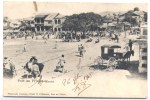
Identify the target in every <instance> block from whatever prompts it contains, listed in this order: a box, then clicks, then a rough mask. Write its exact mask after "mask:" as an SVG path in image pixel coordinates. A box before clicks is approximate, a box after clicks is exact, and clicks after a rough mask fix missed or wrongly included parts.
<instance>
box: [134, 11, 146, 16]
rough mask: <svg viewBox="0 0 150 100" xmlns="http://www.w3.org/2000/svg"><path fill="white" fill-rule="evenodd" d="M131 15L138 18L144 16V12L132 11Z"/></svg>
mask: <svg viewBox="0 0 150 100" xmlns="http://www.w3.org/2000/svg"><path fill="white" fill-rule="evenodd" d="M133 14H135V15H138V16H140V15H144V12H143V11H134V12H133Z"/></svg>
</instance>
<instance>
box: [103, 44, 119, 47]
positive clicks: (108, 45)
mask: <svg viewBox="0 0 150 100" xmlns="http://www.w3.org/2000/svg"><path fill="white" fill-rule="evenodd" d="M101 47H108V48H121V46H119V45H110V44H105V45H102V46H101Z"/></svg>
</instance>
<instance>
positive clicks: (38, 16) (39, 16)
mask: <svg viewBox="0 0 150 100" xmlns="http://www.w3.org/2000/svg"><path fill="white" fill-rule="evenodd" d="M47 15H48V14H37V15H36V16H35V18H45V17H46V16H47Z"/></svg>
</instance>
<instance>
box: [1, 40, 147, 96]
mask: <svg viewBox="0 0 150 100" xmlns="http://www.w3.org/2000/svg"><path fill="white" fill-rule="evenodd" d="M95 40H96V38H94V40H93V42H89V43H86V42H85V41H86V40H82V41H81V42H62V41H61V40H56V39H52V38H50V39H48V40H47V41H46V43H45V40H42V39H41V38H39V39H38V40H35V39H33V40H32V39H31V38H28V39H27V40H25V39H24V38H19V39H9V40H4V49H3V50H4V56H5V57H9V58H10V59H11V61H12V62H13V63H14V64H15V66H16V70H17V75H16V76H15V77H14V78H12V79H6V78H4V95H6V96H7V95H11V96H46V97H49V96H52V97H53V96H54V97H115V98H117V97H119V98H124V97H125V98H145V97H147V80H146V79H143V78H140V77H132V72H131V71H129V70H127V69H115V70H114V71H113V72H108V71H106V70H94V69H90V68H89V66H90V65H91V64H92V63H93V61H94V59H95V58H96V57H98V56H101V45H104V44H118V45H120V46H121V47H122V48H121V51H122V52H125V50H124V49H123V48H124V46H125V44H126V43H127V40H126V39H124V38H122V37H120V40H119V43H116V42H113V41H109V39H100V42H99V43H96V44H95V43H94V41H95ZM56 41H57V42H56ZM24 44H26V49H27V52H23V48H24ZM80 44H83V45H84V47H85V50H86V52H84V57H79V53H78V45H80ZM55 46H57V48H55ZM134 51H135V56H132V57H131V61H138V59H139V57H138V56H139V51H138V45H136V44H135V46H134ZM62 54H64V55H65V60H66V64H65V67H64V69H65V71H64V73H59V72H54V69H55V68H56V65H57V62H58V58H59V57H60V56H61V55H62ZM31 56H36V58H37V59H38V62H40V63H43V64H44V69H43V71H42V79H41V80H43V82H35V81H36V80H37V79H31V78H30V79H21V76H22V75H24V70H23V68H22V66H24V65H25V63H26V62H27V61H29V59H30V58H31ZM38 80H40V79H39V78H38ZM27 81H28V82H27ZM10 83H11V84H10ZM15 93H16V94H15ZM36 93H37V94H36Z"/></svg>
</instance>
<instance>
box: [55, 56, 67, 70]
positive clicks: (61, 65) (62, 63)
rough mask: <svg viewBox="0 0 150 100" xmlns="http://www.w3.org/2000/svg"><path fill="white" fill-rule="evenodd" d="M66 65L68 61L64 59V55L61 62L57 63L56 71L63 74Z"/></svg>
mask: <svg viewBox="0 0 150 100" xmlns="http://www.w3.org/2000/svg"><path fill="white" fill-rule="evenodd" d="M65 63H66V61H65V59H64V55H63V54H62V55H61V58H60V59H59V61H58V63H57V66H56V69H55V70H54V71H55V72H61V73H63V70H64V66H65Z"/></svg>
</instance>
